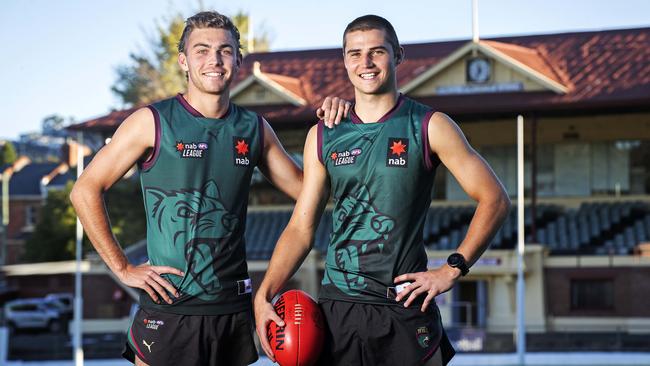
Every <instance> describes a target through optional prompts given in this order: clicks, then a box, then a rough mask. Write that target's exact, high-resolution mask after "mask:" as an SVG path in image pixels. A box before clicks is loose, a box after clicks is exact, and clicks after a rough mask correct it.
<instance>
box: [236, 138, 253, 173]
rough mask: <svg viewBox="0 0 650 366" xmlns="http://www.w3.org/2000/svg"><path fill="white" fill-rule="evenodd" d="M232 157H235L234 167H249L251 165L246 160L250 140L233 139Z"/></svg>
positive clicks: (248, 160) (247, 159)
mask: <svg viewBox="0 0 650 366" xmlns="http://www.w3.org/2000/svg"><path fill="white" fill-rule="evenodd" d="M232 141H233V156H234V157H235V165H238V166H249V165H250V164H251V162H250V159H249V158H248V153H249V151H250V150H249V148H248V147H249V146H250V139H247V138H244V137H237V136H235V137H233V139H232Z"/></svg>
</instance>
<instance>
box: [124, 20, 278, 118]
mask: <svg viewBox="0 0 650 366" xmlns="http://www.w3.org/2000/svg"><path fill="white" fill-rule="evenodd" d="M232 19H233V22H234V23H235V26H237V28H238V29H239V31H240V35H241V45H242V52H243V53H244V54H246V53H247V51H248V28H249V27H248V22H249V16H248V15H247V14H246V13H244V12H242V11H239V12H238V13H237V14H236V15H235V16H233V17H232ZM184 27H185V18H184V17H183V16H182V15H181V14H176V15H174V16H172V17H170V18H169V19H164V20H162V21H161V22H159V23H158V24H157V25H156V31H155V35H154V36H153V37H151V38H150V41H149V47H150V49H149V50H148V52H141V53H131V54H130V55H129V58H130V62H129V63H128V64H123V65H120V66H118V67H117V68H116V73H117V79H116V81H115V83H114V84H113V86H112V88H111V90H112V91H113V93H115V94H116V95H117V96H118V97H119V98H120V100H121V101H122V103H123V104H124V105H125V106H137V105H143V104H148V103H151V102H154V101H157V100H160V99H164V98H167V97H170V96H172V95H174V94H176V93H178V92H180V91H183V90H184V89H185V83H186V78H185V74H184V73H183V71H182V70H181V68H180V67H179V66H178V63H177V60H178V51H177V46H178V42H179V41H180V38H181V35H182V33H183V28H184ZM253 44H254V50H255V52H263V51H267V50H268V49H269V44H270V40H269V36H268V32H266V31H265V30H264V29H260V30H258V31H257V35H256V36H254V42H253Z"/></svg>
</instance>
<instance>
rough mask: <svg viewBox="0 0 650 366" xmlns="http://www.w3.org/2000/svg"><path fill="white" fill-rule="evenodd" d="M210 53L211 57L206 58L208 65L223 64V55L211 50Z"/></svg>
mask: <svg viewBox="0 0 650 366" xmlns="http://www.w3.org/2000/svg"><path fill="white" fill-rule="evenodd" d="M210 55H211V57H210V58H209V59H208V64H209V65H218V66H221V65H223V57H222V56H221V53H220V52H219V51H215V52H211V53H210Z"/></svg>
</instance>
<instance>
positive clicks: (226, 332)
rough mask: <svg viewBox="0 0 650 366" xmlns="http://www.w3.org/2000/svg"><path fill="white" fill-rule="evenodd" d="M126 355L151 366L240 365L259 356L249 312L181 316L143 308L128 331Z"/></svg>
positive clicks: (248, 362)
mask: <svg viewBox="0 0 650 366" xmlns="http://www.w3.org/2000/svg"><path fill="white" fill-rule="evenodd" d="M122 356H123V357H124V358H126V359H127V360H129V361H131V362H134V363H135V358H134V357H135V356H138V358H139V359H141V360H142V361H144V362H145V363H146V364H148V365H150V366H162V365H174V366H203V365H209V366H216V365H224V366H226V365H227V366H230V365H235V366H240V365H249V364H251V363H253V362H255V361H256V360H257V358H258V356H257V350H256V348H255V343H254V342H253V323H252V317H251V313H250V311H243V312H240V313H234V314H226V315H208V316H204V315H178V314H171V313H163V312H160V311H156V310H152V309H142V308H141V309H140V310H138V312H137V313H136V314H135V318H134V319H133V323H132V324H131V326H130V327H129V330H128V333H127V341H126V347H125V350H124V353H123V354H122Z"/></svg>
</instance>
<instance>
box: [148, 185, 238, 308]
mask: <svg viewBox="0 0 650 366" xmlns="http://www.w3.org/2000/svg"><path fill="white" fill-rule="evenodd" d="M145 199H146V200H152V201H151V202H153V205H152V206H149V205H147V206H148V207H153V209H152V211H151V212H149V215H150V217H151V218H153V222H154V223H155V224H156V227H157V229H158V230H159V231H160V232H161V233H162V234H164V236H165V237H167V238H173V242H172V243H170V245H173V246H174V247H176V248H182V253H183V255H184V256H185V259H186V261H187V275H188V276H191V280H192V281H191V284H189V285H187V284H186V286H181V283H180V281H181V280H182V279H181V278H179V277H176V276H169V277H168V279H169V280H171V281H172V282H174V285H175V286H176V287H177V288H179V287H182V291H183V292H184V293H185V294H187V295H192V296H197V297H199V298H200V299H202V300H211V299H215V298H216V297H217V293H218V292H219V290H220V289H221V284H220V281H219V277H218V275H217V273H216V268H215V258H216V256H217V254H218V253H221V252H223V251H227V250H231V249H232V248H229V247H227V246H224V245H223V243H224V242H225V241H226V239H227V238H228V237H229V236H230V235H231V234H232V233H233V231H234V230H235V227H236V225H237V224H238V221H239V220H238V219H237V216H235V215H233V214H231V213H229V212H228V211H227V210H226V208H225V207H224V206H223V204H222V202H221V200H220V194H219V188H218V187H217V184H216V183H215V182H214V181H212V180H210V181H208V182H207V183H205V185H204V186H203V187H202V188H201V189H192V188H190V189H183V190H177V191H165V190H162V189H159V188H154V187H146V188H145ZM181 238H182V239H181Z"/></svg>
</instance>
